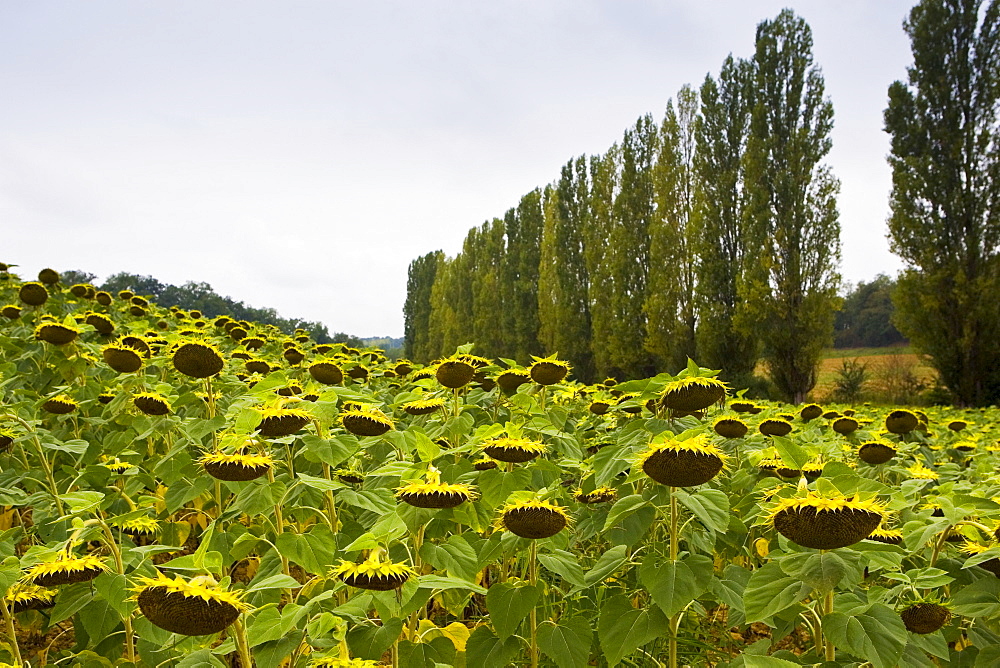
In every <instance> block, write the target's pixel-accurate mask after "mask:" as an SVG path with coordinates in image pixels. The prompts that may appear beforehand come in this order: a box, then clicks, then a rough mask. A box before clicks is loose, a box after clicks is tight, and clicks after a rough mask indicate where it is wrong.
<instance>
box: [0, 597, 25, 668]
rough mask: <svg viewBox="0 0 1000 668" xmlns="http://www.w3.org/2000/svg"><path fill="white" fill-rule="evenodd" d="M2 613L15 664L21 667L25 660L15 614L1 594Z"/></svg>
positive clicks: (0, 606)
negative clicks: (18, 642) (15, 622)
mask: <svg viewBox="0 0 1000 668" xmlns="http://www.w3.org/2000/svg"><path fill="white" fill-rule="evenodd" d="M0 613H3V621H4V626H6V627H7V638H8V639H9V640H10V651H11V654H13V655H14V665H15V666H17V668H21V666H23V665H24V662H23V661H22V660H21V649H20V648H19V647H18V646H17V632H16V630H15V629H14V615H12V614H11V612H10V610H9V609H8V608H7V602H6V601H5V600H4V598H3V596H0Z"/></svg>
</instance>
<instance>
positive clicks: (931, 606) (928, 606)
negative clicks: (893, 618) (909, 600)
mask: <svg viewBox="0 0 1000 668" xmlns="http://www.w3.org/2000/svg"><path fill="white" fill-rule="evenodd" d="M899 617H900V619H902V620H903V625H904V626H906V630H907V631H910V632H912V633H919V634H921V635H923V634H927V633H934V632H935V631H937V630H938V629H940V628H941V627H942V626H944V625H945V624H947V623H948V620H949V619H951V613H950V612H948V608H946V607H944V606H943V605H938V604H936V603H915V604H913V605H911V606H910V607H908V608H906V609H905V610H903V611H902V612H900V613H899Z"/></svg>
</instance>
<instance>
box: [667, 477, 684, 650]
mask: <svg viewBox="0 0 1000 668" xmlns="http://www.w3.org/2000/svg"><path fill="white" fill-rule="evenodd" d="M675 491H676V490H675V488H673V487H671V488H670V547H669V549H670V563H671V564H673V563H675V562H676V561H677V550H678V547H679V546H678V544H677V543H678V539H677V534H678V532H677V515H678V512H677V496H676V495H675V494H674V492H675ZM680 623H681V613H680V612H676V613H674V615H673V616H672V617H671V618H670V639H669V640H668V641H667V643H668V648H667V649H668V653H669V656H670V668H677V629H678V628H679V627H680Z"/></svg>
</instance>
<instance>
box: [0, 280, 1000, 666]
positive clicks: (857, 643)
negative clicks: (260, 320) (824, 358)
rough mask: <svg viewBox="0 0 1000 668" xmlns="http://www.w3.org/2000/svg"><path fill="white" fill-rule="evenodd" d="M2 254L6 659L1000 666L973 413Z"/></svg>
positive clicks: (990, 429) (996, 555) (978, 427)
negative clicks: (136, 282)
mask: <svg viewBox="0 0 1000 668" xmlns="http://www.w3.org/2000/svg"><path fill="white" fill-rule="evenodd" d="M2 269H3V271H0V304H3V306H2V310H0V314H2V317H0V613H2V616H3V620H2V623H3V629H4V631H3V634H2V635H0V665H2V666H9V665H13V666H28V665H30V666H36V667H41V666H80V667H91V666H151V667H152V666H188V667H190V666H239V667H240V668H249V667H250V666H252V665H256V666H258V667H259V668H279V667H283V666H287V667H292V668H300V667H305V666H343V667H347V666H390V665H391V666H394V667H397V666H398V667H403V668H417V667H419V668H423V667H428V668H434V667H436V666H466V667H468V668H481V667H485V668H491V667H498V668H500V667H505V666H532V667H535V666H557V667H558V668H585V667H587V666H670V667H671V668H674V667H675V666H679V665H691V666H747V667H750V668H772V667H774V668H778V667H782V666H798V665H819V664H824V663H825V665H841V666H852V665H853V666H862V665H864V666H873V667H875V668H890V667H892V666H941V665H952V666H970V667H975V666H995V665H1000V623H998V620H1000V543H998V542H997V541H998V535H1000V531H998V527H1000V478H998V474H997V462H998V455H997V450H998V446H997V439H998V430H997V425H996V421H995V418H994V416H993V414H992V412H990V411H979V410H976V411H959V410H956V409H942V408H928V409H925V410H924V411H921V410H917V409H912V408H911V409H908V408H906V407H897V406H871V405H858V406H837V405H827V406H819V405H816V404H810V405H806V406H804V407H796V406H790V405H780V404H774V403H758V402H754V401H750V400H746V399H744V398H743V397H742V396H741V392H739V391H735V390H734V388H728V387H726V385H725V384H723V383H722V382H720V381H719V380H717V379H716V378H715V373H714V372H712V371H710V370H708V369H703V368H699V367H698V366H697V364H695V363H690V364H689V365H688V368H687V369H685V370H684V371H683V372H681V373H680V374H678V375H677V376H670V375H666V374H663V375H660V376H657V377H654V378H648V379H639V380H632V381H628V382H623V383H619V384H615V383H614V381H612V380H608V381H606V382H604V383H599V384H596V385H589V386H585V385H582V384H580V383H577V382H574V381H573V380H572V370H571V369H570V368H569V365H568V364H566V363H565V362H561V361H559V360H558V359H555V358H546V359H536V360H535V361H534V362H533V363H532V364H531V365H528V366H521V365H518V364H517V363H516V362H514V361H513V360H506V359H501V360H488V359H483V358H481V357H477V356H475V355H474V354H472V353H473V348H472V347H471V346H466V347H463V348H460V349H459V350H457V351H455V353H454V354H453V355H452V356H450V357H449V358H447V359H442V360H439V361H437V362H436V363H434V364H432V365H428V366H421V365H418V364H413V363H410V362H407V361H405V360H396V361H391V360H388V359H386V357H385V355H384V354H383V353H382V352H381V351H379V350H375V349H355V348H348V347H346V346H344V345H343V344H316V343H314V342H313V341H311V340H310V338H309V336H308V335H306V334H305V333H302V332H299V333H296V334H294V335H287V334H284V333H282V332H281V331H279V330H277V329H276V328H273V327H270V326H263V325H258V324H256V323H252V322H246V321H234V320H232V319H231V318H228V317H220V318H207V317H204V316H203V314H201V313H199V312H196V311H193V312H186V311H183V310H178V309H176V308H174V309H164V308H160V307H158V306H157V305H156V304H155V303H152V302H150V301H149V300H148V299H146V298H144V297H143V296H141V295H134V294H131V293H129V292H127V291H126V292H122V293H119V294H114V295H113V294H109V293H106V292H100V291H98V290H96V289H95V288H94V287H93V286H90V285H82V284H80V285H72V286H64V285H62V284H61V283H60V277H59V274H58V273H57V272H55V271H52V270H45V271H43V272H41V273H40V275H39V276H38V280H37V281H22V280H21V279H20V278H19V277H18V276H16V275H15V274H13V273H10V272H9V271H7V267H6V266H3V267H2Z"/></svg>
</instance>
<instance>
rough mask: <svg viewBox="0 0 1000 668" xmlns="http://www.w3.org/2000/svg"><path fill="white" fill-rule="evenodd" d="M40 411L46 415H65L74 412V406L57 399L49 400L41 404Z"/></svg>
mask: <svg viewBox="0 0 1000 668" xmlns="http://www.w3.org/2000/svg"><path fill="white" fill-rule="evenodd" d="M42 409H43V410H44V411H46V412H47V413H52V414H53V415H67V414H69V413H72V412H73V411H75V410H76V405H75V404H70V403H66V402H65V401H60V400H58V399H49V400H48V401H46V402H45V403H44V404H42Z"/></svg>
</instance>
